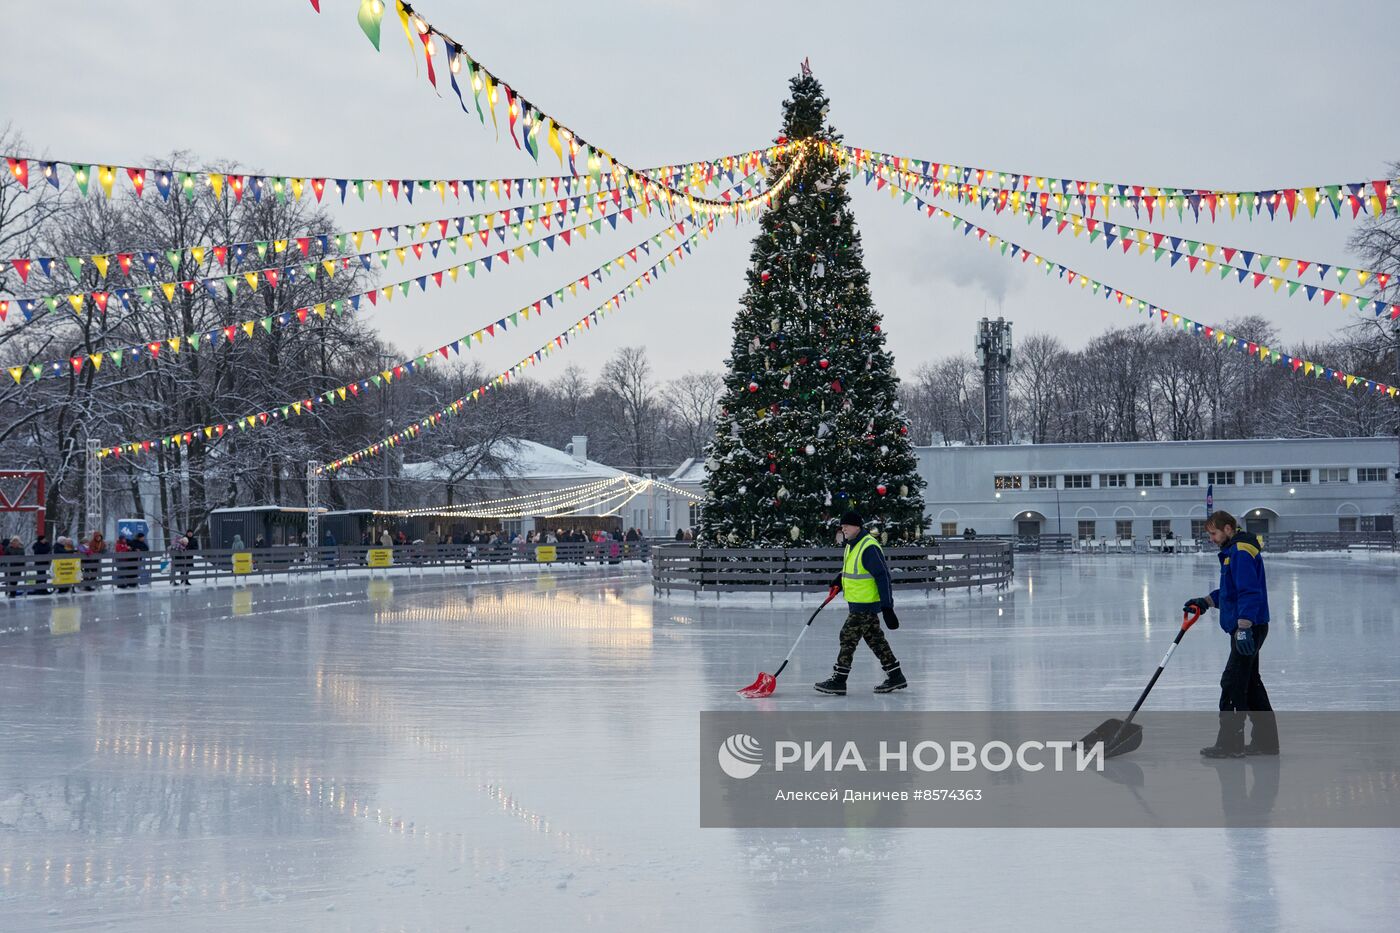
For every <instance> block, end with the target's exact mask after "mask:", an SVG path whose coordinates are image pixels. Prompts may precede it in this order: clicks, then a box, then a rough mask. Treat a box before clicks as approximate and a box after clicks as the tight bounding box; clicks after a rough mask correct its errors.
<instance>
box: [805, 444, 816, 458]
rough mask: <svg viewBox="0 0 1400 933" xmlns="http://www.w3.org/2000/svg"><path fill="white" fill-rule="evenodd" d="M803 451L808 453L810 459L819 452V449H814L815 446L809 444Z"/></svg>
mask: <svg viewBox="0 0 1400 933" xmlns="http://www.w3.org/2000/svg"><path fill="white" fill-rule="evenodd" d="M803 449H804V450H805V451H806V452H807V456H809V457H810V456H812V454H814V453H816V452H817V448H816V447H814V446H812V445H811V444H808V445H807V446H806V447H805V448H803Z"/></svg>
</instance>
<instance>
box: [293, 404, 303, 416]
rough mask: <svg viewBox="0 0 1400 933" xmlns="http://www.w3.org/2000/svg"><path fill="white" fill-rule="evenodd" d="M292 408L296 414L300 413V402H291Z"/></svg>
mask: <svg viewBox="0 0 1400 933" xmlns="http://www.w3.org/2000/svg"><path fill="white" fill-rule="evenodd" d="M292 410H293V411H295V412H296V413H297V414H301V402H293V403H292Z"/></svg>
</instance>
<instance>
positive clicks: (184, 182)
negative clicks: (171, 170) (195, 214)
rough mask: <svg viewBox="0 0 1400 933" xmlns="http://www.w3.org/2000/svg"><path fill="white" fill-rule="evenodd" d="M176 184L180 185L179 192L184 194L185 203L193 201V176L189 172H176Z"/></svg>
mask: <svg viewBox="0 0 1400 933" xmlns="http://www.w3.org/2000/svg"><path fill="white" fill-rule="evenodd" d="M175 180H176V182H177V183H178V184H179V185H180V190H181V191H183V192H184V193H185V200H186V201H193V200H194V175H192V174H190V173H189V172H177V173H176V175H175Z"/></svg>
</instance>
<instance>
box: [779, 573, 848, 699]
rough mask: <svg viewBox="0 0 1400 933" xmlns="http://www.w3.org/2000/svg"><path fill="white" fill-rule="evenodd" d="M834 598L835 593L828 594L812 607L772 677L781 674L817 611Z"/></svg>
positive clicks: (815, 616) (814, 618)
mask: <svg viewBox="0 0 1400 933" xmlns="http://www.w3.org/2000/svg"><path fill="white" fill-rule="evenodd" d="M835 598H836V594H835V593H831V594H829V595H828V596H827V597H826V599H825V600H824V601H823V602H822V604H821V605H820V606H818V607H817V608H816V609H814V610H813V611H812V614H811V615H810V616H808V617H807V624H806V625H804V626H802V631H800V632H798V633H797V641H795V642H793V643H792V647H791V648H789V649H788V653H787V657H785V658H783V663H782V664H779V665H778V669H777V670H776V671H774V672H773V678H774V679H775V680H776V679H777V677H778V675H779V674H781V673H782V672H783V668H785V667H787V666H788V662H789V661H791V660H792V653H793V652H794V651H796V650H797V646H798V645H800V644H802V636H803V635H806V634H807V629H809V628H810V627H811V625H812V623H813V622H814V621H816V618H817V613H819V612H821V611H822V610H823V609H825V608H826V607H827V604H829V603H830V602H831V601H832V600H833V599H835Z"/></svg>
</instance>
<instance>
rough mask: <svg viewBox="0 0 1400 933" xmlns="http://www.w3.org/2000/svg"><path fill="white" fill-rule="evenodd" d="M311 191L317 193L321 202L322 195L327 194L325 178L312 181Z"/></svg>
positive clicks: (317, 198) (317, 197)
mask: <svg viewBox="0 0 1400 933" xmlns="http://www.w3.org/2000/svg"><path fill="white" fill-rule="evenodd" d="M311 190H312V191H314V192H316V200H317V201H319V200H321V195H323V194H325V193H326V180H325V179H324V178H313V179H311Z"/></svg>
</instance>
